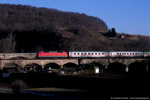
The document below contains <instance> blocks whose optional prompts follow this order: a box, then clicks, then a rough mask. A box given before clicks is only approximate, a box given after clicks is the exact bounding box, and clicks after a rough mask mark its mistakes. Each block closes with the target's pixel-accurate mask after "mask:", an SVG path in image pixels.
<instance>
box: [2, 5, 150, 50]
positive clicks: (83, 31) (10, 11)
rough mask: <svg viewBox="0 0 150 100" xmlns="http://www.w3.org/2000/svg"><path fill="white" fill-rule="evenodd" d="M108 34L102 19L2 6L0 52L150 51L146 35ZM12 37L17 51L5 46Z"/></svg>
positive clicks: (28, 7)
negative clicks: (110, 35)
mask: <svg viewBox="0 0 150 100" xmlns="http://www.w3.org/2000/svg"><path fill="white" fill-rule="evenodd" d="M107 32H108V27H107V25H106V24H105V22H104V21H103V20H101V19H99V18H96V17H92V16H88V15H85V14H80V13H72V12H62V11H58V10H55V9H47V8H36V7H31V6H25V5H8V4H0V39H1V41H0V42H1V43H0V47H1V49H2V48H5V50H0V52H38V51H40V50H43V51H50V50H67V51H69V50H75V51H77V50H84V51H96V50H99V51H111V50H136V51H137V50H142V51H147V50H150V47H148V45H149V44H150V42H149V41H150V40H149V39H150V38H149V37H147V36H136V35H128V34H119V33H118V34H117V36H115V37H114V38H110V37H107V36H106V35H105V34H106V33H107ZM9 34H12V36H11V39H12V40H13V42H14V44H13V45H14V48H15V50H14V51H9V50H7V49H8V48H7V49H6V47H5V46H6V44H11V43H7V42H10V41H9V39H10V38H8V36H9ZM7 38H8V39H7ZM143 44H144V45H145V44H147V46H144V45H143ZM3 45H5V46H3Z"/></svg>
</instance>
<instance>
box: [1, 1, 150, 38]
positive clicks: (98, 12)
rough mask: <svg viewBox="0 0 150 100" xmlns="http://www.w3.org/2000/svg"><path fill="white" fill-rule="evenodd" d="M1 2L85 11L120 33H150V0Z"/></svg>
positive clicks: (68, 10) (4, 2)
mask: <svg viewBox="0 0 150 100" xmlns="http://www.w3.org/2000/svg"><path fill="white" fill-rule="evenodd" d="M0 4H21V5H31V6H36V7H46V8H52V9H57V10H60V11H67V12H78V13H84V14H86V15H89V16H94V17H98V18H100V19H102V20H103V21H104V22H105V23H106V24H107V26H108V28H109V29H111V28H115V29H116V31H117V32H119V33H128V34H139V35H150V6H149V5H150V0H0Z"/></svg>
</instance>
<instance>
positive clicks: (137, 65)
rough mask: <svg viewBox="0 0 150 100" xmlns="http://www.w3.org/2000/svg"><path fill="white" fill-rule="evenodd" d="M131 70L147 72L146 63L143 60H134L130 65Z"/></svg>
mask: <svg viewBox="0 0 150 100" xmlns="http://www.w3.org/2000/svg"><path fill="white" fill-rule="evenodd" d="M128 68H129V72H132V73H144V72H146V63H143V62H133V63H131V64H129V65H128Z"/></svg>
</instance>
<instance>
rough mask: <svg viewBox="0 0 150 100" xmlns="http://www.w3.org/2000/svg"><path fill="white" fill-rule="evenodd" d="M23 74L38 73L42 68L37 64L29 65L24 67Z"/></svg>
mask: <svg viewBox="0 0 150 100" xmlns="http://www.w3.org/2000/svg"><path fill="white" fill-rule="evenodd" d="M24 71H25V72H40V71H42V66H41V65H39V64H37V63H30V64H26V65H25V66H24Z"/></svg>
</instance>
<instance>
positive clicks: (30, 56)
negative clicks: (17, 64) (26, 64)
mask: <svg viewBox="0 0 150 100" xmlns="http://www.w3.org/2000/svg"><path fill="white" fill-rule="evenodd" d="M36 57H37V53H1V54H0V59H17V58H20V59H23V58H24V59H35V58H36Z"/></svg>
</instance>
